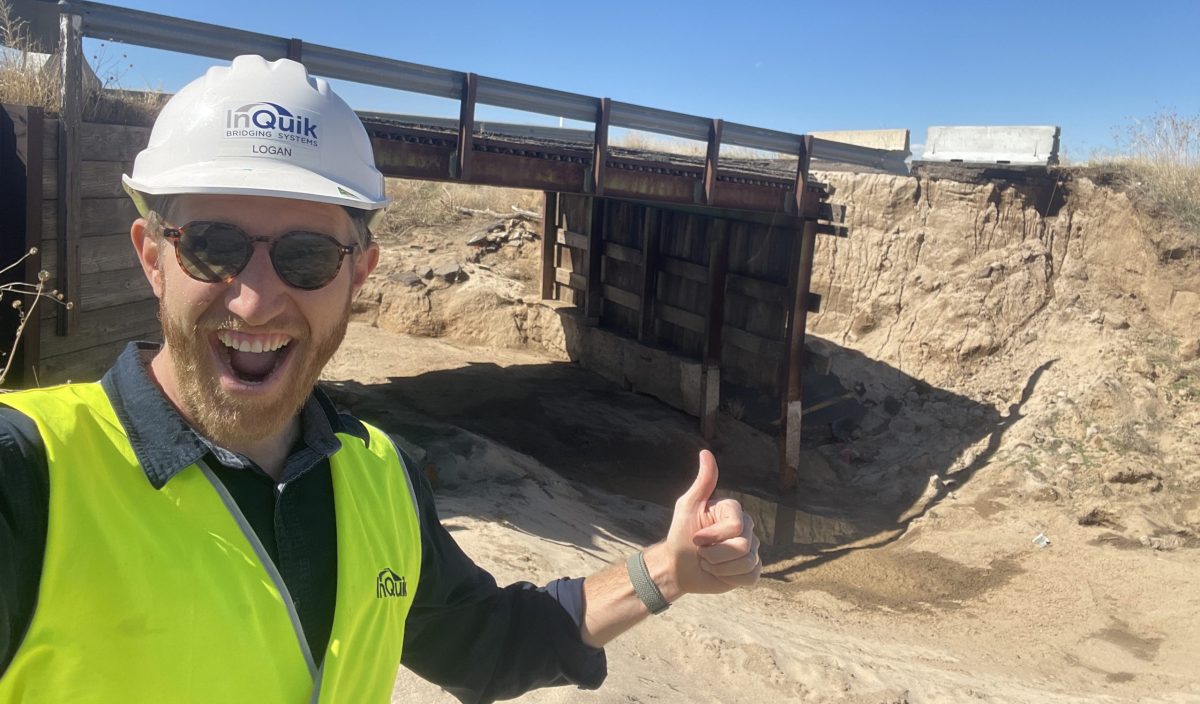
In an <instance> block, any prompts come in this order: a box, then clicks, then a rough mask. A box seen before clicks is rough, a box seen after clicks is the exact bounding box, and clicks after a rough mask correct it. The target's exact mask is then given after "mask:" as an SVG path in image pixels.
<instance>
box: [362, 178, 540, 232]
mask: <svg viewBox="0 0 1200 704" xmlns="http://www.w3.org/2000/svg"><path fill="white" fill-rule="evenodd" d="M387 190H388V195H389V196H391V197H392V204H391V205H390V206H388V209H387V213H386V214H385V215H384V217H383V222H382V223H381V224H380V225H379V226H378V227H376V232H375V235H376V236H377V237H398V236H401V235H404V234H405V233H407V232H408V231H410V230H412V229H413V228H415V227H430V226H437V225H448V224H450V223H453V222H457V221H458V220H460V219H462V218H463V217H464V216H463V213H462V210H461V209H462V208H467V209H470V210H484V211H491V212H494V213H496V214H497V215H498V216H499V215H508V214H511V213H512V207H513V206H516V207H518V208H520V209H522V210H532V211H535V212H541V209H542V193H541V191H526V190H517V189H512V188H496V187H494V186H472V185H469V184H462V183H441V182H437V181H410V180H407V179H388V183H387Z"/></svg>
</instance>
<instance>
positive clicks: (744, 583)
mask: <svg viewBox="0 0 1200 704" xmlns="http://www.w3.org/2000/svg"><path fill="white" fill-rule="evenodd" d="M762 571H763V565H762V560H759V561H758V565H757V566H755V568H754V569H752V570H750V571H749V572H747V573H745V574H739V575H734V576H732V577H717V579H719V580H721V581H722V582H724V583H725V584H728V585H729V586H731V587H739V588H744V587H753V586H754V585H756V584H758V579H759V577H761V576H762Z"/></svg>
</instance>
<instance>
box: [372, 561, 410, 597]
mask: <svg viewBox="0 0 1200 704" xmlns="http://www.w3.org/2000/svg"><path fill="white" fill-rule="evenodd" d="M389 596H408V584H407V583H406V582H405V580H404V577H402V576H400V575H398V574H396V573H395V572H393V571H392V568H390V567H385V568H383V569H382V570H381V571H380V572H379V576H378V577H376V578H375V598H376V599H383V598H384V597H389Z"/></svg>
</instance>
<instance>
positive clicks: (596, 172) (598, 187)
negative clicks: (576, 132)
mask: <svg viewBox="0 0 1200 704" xmlns="http://www.w3.org/2000/svg"><path fill="white" fill-rule="evenodd" d="M611 110H612V101H611V100H609V99H608V98H601V99H600V101H599V102H598V103H597V104H596V132H595V136H594V137H593V139H592V193H594V194H596V195H598V196H602V195H604V162H605V161H606V160H607V159H608V116H609V113H610V112H611Z"/></svg>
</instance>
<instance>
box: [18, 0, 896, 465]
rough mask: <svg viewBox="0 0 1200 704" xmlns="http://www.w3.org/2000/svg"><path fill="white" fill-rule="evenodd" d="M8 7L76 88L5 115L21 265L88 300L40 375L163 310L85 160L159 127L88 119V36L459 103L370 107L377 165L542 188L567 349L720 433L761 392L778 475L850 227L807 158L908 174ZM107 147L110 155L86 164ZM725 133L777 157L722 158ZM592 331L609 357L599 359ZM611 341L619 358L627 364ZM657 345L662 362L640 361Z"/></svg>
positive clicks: (121, 155)
mask: <svg viewBox="0 0 1200 704" xmlns="http://www.w3.org/2000/svg"><path fill="white" fill-rule="evenodd" d="M15 11H16V14H17V16H18V17H21V18H24V19H27V20H28V21H29V22H30V26H31V28H32V29H33V33H34V35H35V36H40V37H43V43H44V44H46V45H47V46H53V45H57V47H58V52H59V53H58V65H59V66H61V77H62V83H61V85H62V87H63V90H62V105H61V111H60V114H59V116H58V119H57V120H56V121H55V122H54V124H51V121H50V120H46V121H45V123H44V124H43V122H42V116H41V113H40V111H38V110H36V109H24V110H21V109H9V108H8V107H6V110H7V114H8V118H7V120H8V123H9V124H11V129H12V132H13V139H12V140H9V141H12V142H14V143H15V144H16V145H17V146H16V148H15V150H14V155H15V159H14V160H13V161H12V163H13V164H15V166H14V167H13V168H12V169H9V167H7V166H6V167H5V171H6V173H5V175H4V177H5V179H6V183H7V182H8V181H11V182H12V183H13V184H14V186H13V187H14V188H16V187H19V188H21V189H24V190H23V191H22V192H25V193H27V195H28V198H27V201H28V202H29V203H30V204H31V206H30V207H29V208H27V209H26V210H25V212H23V213H21V218H19V219H20V222H19V223H18V222H16V221H15V220H14V222H13V223H11V226H12V227H14V228H21V229H24V230H25V232H26V238H25V240H26V242H27V243H40V244H41V245H42V248H43V249H44V250H46V257H45V260H44V261H43V259H42V258H41V255H39V257H35V258H33V259H31V260H30V261H28V262H27V263H26V267H25V276H26V277H27V278H26V280H32V279H30V278H29V277H31V276H34V275H36V271H37V270H38V268H40V267H42V266H44V265H45V266H46V268H48V269H50V270H51V271H52V273H53V275H54V280H53V283H54V284H55V285H56V286H57V287H58V288H59V289H60V290H62V291H63V292H64V293H65V294H66V295H67V297H68V298H70V299H73V300H77V301H79V302H80V303H81V305H78V306H76V307H75V309H74V310H63V309H60V310H58V311H57V313H56V320H52V319H49V318H42V321H41V322H42V323H43V325H42V330H41V332H40V334H39V333H38V330H37V325H36V324H37V322H38V321H37V320H34V321H33V323H34V327H33V329H32V330H31V331H27V337H32V341H30V342H29V343H28V345H27V347H26V348H25V350H24V352H23V355H24V359H25V366H26V367H28V368H31V369H32V368H37V367H38V365H39V364H40V365H41V366H40V368H41V369H42V370H43V372H44V373H43V376H42V378H41V381H42V383H46V382H47V381H54V380H57V379H56V376H62V377H66V376H68V375H72V374H73V377H72V378H76V379H79V378H82V377H84V376H86V375H88V374H90V373H93V372H94V371H101V370H102V369H103V368H104V367H103V366H100V365H101V364H104V365H106V364H107V363H108V362H110V361H111V358H110V356H109V355H110V354H111V350H112V349H113V348H115V347H116V346H117V345H119V344H122V343H123V341H124V340H125V339H129V338H131V337H134V336H139V337H144V335H145V332H147V331H149V330H150V328H149V325H150V324H151V322H153V309H152V308H151V307H150V306H151V304H152V300H151V299H150V298H149V292H148V291H145V290H143V289H144V288H145V286H144V284H141V285H139V284H140V279H141V272H140V270H138V269H137V268H136V266H133V265H134V264H135V263H134V262H128V261H127V260H126V259H125V257H127V253H125V250H126V249H128V245H127V242H126V243H125V244H124V248H122V242H121V239H122V236H121V233H120V231H119V228H120V223H122V222H123V223H124V225H123V227H124V228H125V229H126V230H127V228H128V222H129V221H130V219H131V218H130V217H129V213H128V208H129V205H128V203H127V201H125V200H123V199H120V198H119V194H113V193H108V192H102V193H100V195H101V196H104V200H103V202H101V201H100V200H94V201H89V200H87V199H86V198H85V195H84V194H83V193H81V190H80V189H81V184H80V181H81V174H83V173H85V172H84V171H83V164H84V163H85V161H86V160H87V159H89V158H90V159H92V160H95V159H97V158H99V159H101V160H104V159H108V160H110V161H103V162H97V161H92V162H89V163H91V164H92V168H91V172H92V173H100V172H104V173H108V171H109V170H112V169H118V170H119V169H120V168H121V166H122V164H124V163H127V162H128V160H131V159H132V154H133V153H136V149H140V148H141V146H139V145H144V140H145V139H146V138H147V137H148V131H147V130H145V129H144V128H123V130H122V131H120V134H119V136H118V137H115V138H112V139H109V138H106V137H104V136H102V133H104V130H105V129H107V128H105V127H103V126H98V125H90V124H88V123H84V122H83V121H82V118H81V113H82V110H81V105H82V97H81V86H82V84H83V75H84V71H85V66H86V64H85V62H84V61H83V58H82V39H83V37H91V38H96V39H102V40H106V41H116V42H123V43H130V44H136V45H140V46H145V47H150V48H155V49H164V50H169V51H174V52H180V53H187V54H193V55H199V56H205V57H210V58H214V59H220V60H227V59H231V58H233V57H234V56H237V55H239V54H246V53H256V54H260V55H262V56H264V57H266V58H267V59H277V58H290V59H293V60H297V61H301V62H303V63H304V64H305V66H306V67H307V68H308V70H309V71H310V72H311V73H313V74H315V75H320V76H324V77H327V78H335V79H343V80H349V81H356V82H359V83H364V84H368V85H374V86H380V87H384V88H389V89H395V90H403V91H410V92H415V93H420V94H424V95H430V96H437V97H441V98H449V99H453V100H456V101H458V103H459V108H460V109H459V116H458V119H457V120H453V119H440V118H430V117H423V116H412V115H392V114H380V113H362V114H361V117H362V119H363V123H364V125H365V126H366V129H367V131H368V134H369V135H370V138H371V142H372V145H373V148H374V151H375V159H376V163H377V164H378V166H379V168H380V170H381V171H382V172H383V173H384V174H385V175H386V176H390V177H397V178H409V179H427V180H440V181H457V182H463V183H471V184H481V185H492V186H503V187H511V188H523V189H536V190H541V191H544V192H545V194H546V201H545V203H546V205H545V218H544V220H545V231H544V232H543V278H542V295H543V297H544V298H546V299H556V300H562V301H567V302H569V303H573V304H574V306H575V308H576V309H577V313H578V314H577V315H575V316H573V317H572V316H566V318H570V319H571V320H577V321H578V322H579V327H578V329H576V330H575V331H574V332H573V339H575V340H576V341H577V343H578V345H579V347H578V349H576V350H572V354H573V357H574V358H576V359H578V360H580V361H581V362H582V363H584V364H585V366H591V367H592V368H594V369H597V370H598V371H601V372H602V373H607V374H608V375H609V376H611V377H613V378H614V379H615V380H617V381H619V382H621V383H624V384H626V385H629V386H634V387H635V388H638V389H639V390H642V391H645V392H646V393H651V394H653V395H656V396H658V397H660V398H662V399H663V400H664V401H666V402H668V403H671V404H672V405H676V406H677V407H680V408H683V409H684V410H686V411H688V412H689V413H692V414H693V415H696V416H698V417H699V418H700V425H701V429H702V431H703V433H704V435H705V436H706V437H711V436H712V435H713V433H715V432H716V427H717V425H716V419H717V407H718V405H719V404H720V400H721V397H722V394H725V393H732V394H735V395H736V394H741V395H742V396H743V397H745V398H751V399H760V398H761V399H767V405H768V406H773V407H774V408H775V409H776V410H775V412H773V413H772V414H771V415H772V416H773V420H771V421H770V423H769V426H770V427H771V428H772V430H773V432H776V433H777V434H778V436H779V438H780V469H781V471H780V477H781V482H782V483H783V484H784V485H789V484H791V483H794V481H795V479H796V475H797V472H798V466H799V437H800V432H799V430H800V424H801V417H802V415H803V410H802V408H801V396H802V377H803V373H802V372H803V362H804V359H803V358H804V334H805V320H806V315H807V313H808V312H809V311H810V310H816V309H817V308H818V306H819V304H820V297H819V296H817V295H816V294H813V293H810V292H809V290H808V287H809V281H810V277H811V269H812V259H813V252H814V248H815V246H816V238H817V236H818V235H822V234H824V235H830V236H845V235H846V228H845V227H844V226H843V224H842V223H843V220H844V217H845V210H844V209H843V208H839V207H836V206H834V205H831V204H830V203H829V195H830V194H829V192H828V190H827V188H826V187H825V186H824V185H823V184H820V183H817V182H814V181H812V180H810V178H809V174H810V171H811V168H812V162H813V160H814V159H822V160H825V161H832V162H839V163H843V164H850V165H853V166H855V167H857V168H861V169H870V170H879V171H891V172H897V171H905V167H904V165H903V163H898V161H897V158H896V153H895V152H888V151H885V150H880V149H870V148H865V147H859V146H854V145H849V144H843V143H839V142H834V141H830V140H822V139H819V138H814V137H813V136H811V135H801V134H793V133H788V132H782V131H778V130H771V129H765V128H760V127H754V126H751V125H744V124H739V123H736V122H731V121H726V120H722V119H720V118H708V117H700V116H695V115H687V114H683V113H678V112H673V111H670V110H665V109H661V108H653V107H646V106H639V105H634V104H630V103H625V102H621V101H617V100H613V99H610V98H598V97H592V96H586V95H580V94H576V93H570V92H565V91H560V90H555V89H551V88H543V87H538V86H531V85H525V84H519V83H513V82H510V81H505V80H502V79H497V78H490V77H487V76H482V75H478V74H475V73H469V72H466V73H464V72H459V71H451V70H447V69H442V68H436V67H431V66H424V65H420V64H414V63H409V62H405V61H400V60H397V59H391V58H384V57H379V56H372V55H368V54H362V53H358V52H353V51H348V50H344V49H338V48H334V47H328V46H322V45H319V44H310V43H306V42H304V41H302V40H300V39H297V38H285V37H277V36H271V35H266V34H260V33H255V32H249V31H245V30H240V29H234V28H229V27H222V26H218V25H213V24H207V23H202V22H196V21H192V20H185V19H180V18H175V17H168V16H165V15H160V14H155V13H150V12H143V11H138V10H130V9H125V8H119V7H114V6H111V5H106V4H102V3H97V2H89V1H76V0H63V1H62V2H59V3H57V4H52V3H49V2H41V1H39V0H16V2H15ZM480 105H490V106H496V107H501V108H510V109H514V110H520V111H525V112H531V113H537V114H541V115H547V116H552V117H556V118H566V119H569V120H573V121H582V122H588V123H591V124H593V125H594V128H593V129H592V130H590V131H588V130H575V129H572V130H567V129H555V128H551V127H531V126H519V125H502V124H501V125H498V124H495V123H486V122H483V121H480V120H477V119H476V108H477V107H478V106H480ZM614 128H625V129H634V130H642V131H647V132H652V133H656V134H661V135H666V136H668V137H672V138H679V139H686V140H695V141H698V142H701V143H703V144H704V154H703V156H687V155H679V154H667V153H661V152H656V151H646V150H638V149H630V148H623V147H620V146H617V145H612V144H610V143H609V136H610V131H611V130H613V129H614ZM43 130H44V131H45V132H46V135H45V139H44V140H43V139H42V138H41V133H42V131H43ZM81 135H83V136H86V139H83V137H81ZM22 140H24V141H23V142H22ZM81 140H82V144H81ZM43 142H44V144H45V151H46V152H47V153H46V154H44V155H43V154H42V144H43ZM117 142H119V143H120V144H121V145H122V146H121V149H120V150H116V149H114V147H113V145H114V144H115V143H117ZM22 144H23V145H24V146H22ZM98 144H99V145H103V149H101V152H102V153H103V154H104V155H101V156H96V155H94V154H93V155H92V156H90V157H89V156H87V149H95V147H96V146H97V145H98ZM724 146H735V147H743V148H745V149H748V150H756V152H764V153H767V155H766V156H764V158H762V159H748V158H729V157H723V156H722V147H724ZM43 162H45V164H46V168H53V169H54V170H55V175H56V179H54V181H53V188H54V193H53V194H46V193H44V192H43V186H42V182H43V174H42V168H43ZM52 162H54V163H52ZM6 163H8V162H6ZM100 163H103V164H104V165H105V166H104V167H103V169H101V168H100V167H99V166H97V164H100ZM18 171H19V173H18ZM47 180H49V179H47ZM104 188H105V186H104V185H103V184H99V185H98V189H99V190H100V191H104ZM93 191H95V187H93ZM114 196H118V197H114ZM43 197H44V198H45V199H46V200H44V201H43V200H42V198H43ZM88 197H93V198H94V197H96V195H95V193H94V192H93V194H92V195H91V196H88ZM50 198H54V199H55V200H54V201H53V202H52V205H53V207H52V209H50V210H47V211H46V213H47V215H46V217H45V218H43V217H42V216H41V210H44V209H45V206H43V207H42V208H41V209H36V208H35V207H34V206H33V205H32V204H34V203H37V202H41V203H47V202H51V201H49V199H50ZM35 209H36V210H37V212H34V210H35ZM97 213H105V215H104V216H103V217H98V216H97ZM85 214H87V217H85ZM43 220H46V221H47V224H46V227H45V228H44V227H43V224H42V223H43ZM51 220H52V222H50V221H51ZM5 225H6V227H8V226H10V224H8V223H6V224H5ZM44 229H46V230H48V231H46V232H43V230H44ZM110 231H111V232H110ZM106 262H116V263H113V264H107V263H106ZM105 267H108V268H107V269H106V268H105ZM122 267H123V268H122ZM85 270H86V271H88V272H90V273H87V274H86V275H85V274H83V273H82V272H84V271H85ZM566 318H565V319H566ZM135 323H137V324H138V325H141V327H136V326H135ZM568 324H574V323H568ZM143 328H144V329H143ZM30 332H31V333H32V335H29V334H28V333H30ZM609 337H612V338H613V339H609ZM601 338H603V340H604V342H603V344H602V345H601V343H598V342H596V340H600V339H601ZM589 340H590V342H589ZM614 340H615V342H614ZM39 345H40V346H39ZM597 345H601V346H602V347H603V348H604V349H605V350H606V353H605V354H597V353H596V352H595V349H596V348H597ZM620 350H631V351H629V352H621V351H620ZM614 355H616V357H620V358H621V359H624V360H625V361H624V362H619V363H614ZM651 358H653V359H655V360H657V361H655V362H653V363H652V364H651V363H648V362H645V360H649V359H651ZM639 360H641V361H639ZM45 372H49V373H45Z"/></svg>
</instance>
